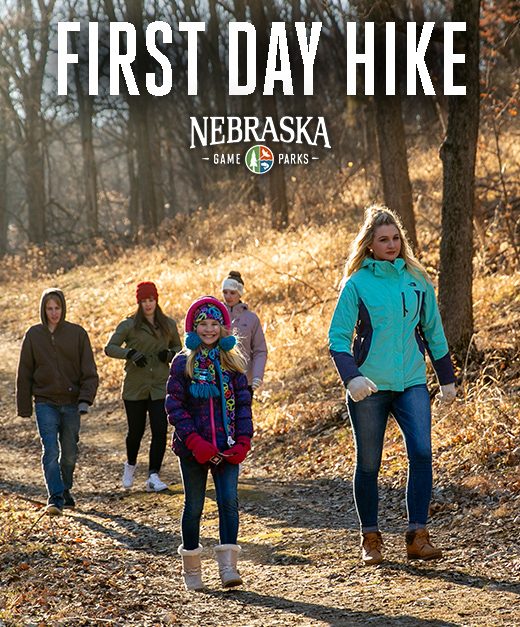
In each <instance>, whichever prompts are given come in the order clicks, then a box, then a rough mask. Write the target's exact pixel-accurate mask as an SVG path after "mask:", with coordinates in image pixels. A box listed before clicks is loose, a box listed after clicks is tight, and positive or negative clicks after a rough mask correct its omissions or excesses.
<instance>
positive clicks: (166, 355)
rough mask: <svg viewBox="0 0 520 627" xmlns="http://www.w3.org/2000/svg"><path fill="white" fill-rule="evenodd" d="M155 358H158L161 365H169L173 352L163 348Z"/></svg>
mask: <svg viewBox="0 0 520 627" xmlns="http://www.w3.org/2000/svg"><path fill="white" fill-rule="evenodd" d="M157 357H159V359H160V360H161V361H162V362H163V364H169V363H170V361H171V360H172V359H173V351H171V350H170V349H168V348H165V349H164V350H162V351H159V352H158V353H157Z"/></svg>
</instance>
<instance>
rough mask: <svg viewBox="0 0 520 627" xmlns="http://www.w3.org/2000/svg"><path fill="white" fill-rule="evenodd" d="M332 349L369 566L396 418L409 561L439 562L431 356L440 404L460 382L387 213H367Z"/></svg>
mask: <svg viewBox="0 0 520 627" xmlns="http://www.w3.org/2000/svg"><path fill="white" fill-rule="evenodd" d="M329 347H330V352H331V355H332V358H333V360H334V363H335V365H336V368H337V370H338V373H339V375H340V377H341V380H342V381H343V384H344V385H345V387H346V388H347V405H348V411H349V416H350V420H351V423H352V429H353V433H354V438H355V444H356V468H355V472H354V498H355V503H356V510H357V513H358V517H359V521H360V527H361V548H362V558H363V561H364V563H365V564H369V565H372V564H379V563H380V562H381V561H382V559H383V558H382V552H381V551H382V538H381V533H380V531H379V526H378V487H377V478H378V474H379V468H380V466H381V456H382V451H383V441H384V434H385V429H386V424H387V421H388V416H389V414H390V413H391V414H392V415H393V416H394V417H395V419H396V421H397V423H398V425H399V428H400V429H401V432H402V433H403V436H404V440H405V443H406V451H407V456H408V465H409V471H408V483H407V490H406V505H407V512H408V530H407V532H406V548H407V555H408V558H410V559H414V558H420V559H436V558H438V557H440V556H441V551H440V549H438V548H436V547H434V546H433V545H432V543H431V541H430V538H429V534H428V531H427V529H426V522H427V518H428V509H429V503H430V498H431V490H432V452H431V411H430V397H429V394H428V390H427V388H426V364H425V359H424V356H425V352H428V354H429V356H430V359H431V361H432V364H433V367H434V369H435V372H436V374H437V378H438V380H439V384H440V388H441V394H440V400H442V401H444V402H447V403H449V402H452V401H453V400H454V398H455V393H456V392H455V375H454V373H453V367H452V364H451V359H450V354H449V351H448V344H447V342H446V337H445V335H444V330H443V328H442V321H441V318H440V315H439V309H438V307H437V301H436V299H435V292H434V289H433V285H432V283H431V281H430V279H429V277H428V275H427V272H426V270H425V269H424V268H423V267H422V265H421V264H420V263H419V262H418V261H417V259H416V258H415V257H414V254H413V251H412V249H411V246H410V244H409V243H408V241H407V239H406V236H405V233H404V230H403V227H402V224H401V222H400V220H399V218H398V216H397V215H396V214H394V213H393V212H392V211H390V210H389V209H387V208H386V207H381V206H373V207H370V208H369V209H367V211H366V214H365V221H364V223H363V225H362V227H361V229H360V231H359V233H358V235H357V237H356V239H355V240H354V242H353V245H352V252H351V254H350V257H349V259H348V261H347V263H346V268H345V276H344V279H343V285H342V290H341V293H340V296H339V299H338V302H337V304H336V308H335V311H334V315H333V317H332V321H331V324H330V329H329Z"/></svg>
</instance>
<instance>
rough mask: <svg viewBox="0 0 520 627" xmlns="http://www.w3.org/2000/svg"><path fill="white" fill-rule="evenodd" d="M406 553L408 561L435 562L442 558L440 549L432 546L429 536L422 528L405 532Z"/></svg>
mask: <svg viewBox="0 0 520 627" xmlns="http://www.w3.org/2000/svg"><path fill="white" fill-rule="evenodd" d="M406 552H407V554H408V559H409V560H435V559H438V558H439V557H442V551H441V549H437V548H435V547H434V546H433V545H432V543H431V540H430V534H429V533H428V531H427V530H426V529H425V528H424V527H423V528H422V529H417V530H416V531H407V532H406Z"/></svg>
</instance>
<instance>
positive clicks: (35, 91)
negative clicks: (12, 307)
mask: <svg viewBox="0 0 520 627" xmlns="http://www.w3.org/2000/svg"><path fill="white" fill-rule="evenodd" d="M55 3H56V0H38V2H37V3H34V2H33V1H32V0H12V2H10V6H9V8H10V9H11V12H10V13H9V14H7V13H6V17H5V18H4V19H2V20H0V28H1V30H2V38H1V40H0V65H2V66H3V67H4V68H6V69H7V71H8V74H9V76H10V81H11V85H10V88H9V90H8V93H7V94H6V95H7V99H8V104H9V106H10V108H11V111H12V113H13V114H14V117H15V122H16V124H17V126H18V129H17V131H18V133H19V136H20V138H21V141H22V151H23V158H24V166H25V189H26V198H27V207H28V236H29V241H31V242H33V243H36V244H43V243H44V242H45V240H46V223H45V206H46V190H45V165H44V146H43V144H44V141H45V122H44V119H43V115H42V91H43V80H44V73H45V66H46V64H47V56H48V52H49V35H50V23H51V17H52V15H53V11H54V5H55Z"/></svg>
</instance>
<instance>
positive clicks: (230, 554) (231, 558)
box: [215, 544, 242, 588]
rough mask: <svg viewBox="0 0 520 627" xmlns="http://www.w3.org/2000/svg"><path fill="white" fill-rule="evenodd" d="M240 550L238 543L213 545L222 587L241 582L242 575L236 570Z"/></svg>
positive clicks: (236, 584)
mask: <svg viewBox="0 0 520 627" xmlns="http://www.w3.org/2000/svg"><path fill="white" fill-rule="evenodd" d="M241 550H242V549H241V548H240V547H239V546H238V544H219V545H218V546H216V547H215V553H216V556H217V562H218V570H219V573H220V579H221V581H222V585H223V586H224V588H231V587H232V586H240V585H241V584H242V577H241V576H240V573H239V572H238V570H237V559H238V554H239V553H240V551H241Z"/></svg>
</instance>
